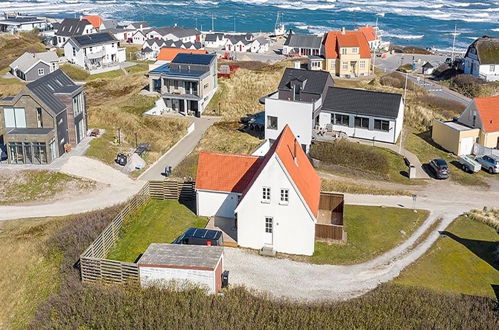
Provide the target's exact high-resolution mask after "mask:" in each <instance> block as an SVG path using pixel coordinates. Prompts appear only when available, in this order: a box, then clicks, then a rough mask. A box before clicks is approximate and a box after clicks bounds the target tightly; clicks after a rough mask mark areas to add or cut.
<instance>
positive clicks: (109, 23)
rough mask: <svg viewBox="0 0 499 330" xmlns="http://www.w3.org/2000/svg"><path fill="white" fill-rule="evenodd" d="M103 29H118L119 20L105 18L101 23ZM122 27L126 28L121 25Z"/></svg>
mask: <svg viewBox="0 0 499 330" xmlns="http://www.w3.org/2000/svg"><path fill="white" fill-rule="evenodd" d="M101 27H102V29H105V30H109V29H118V22H116V21H115V20H114V19H105V20H103V21H102V23H101ZM121 29H124V28H123V27H121Z"/></svg>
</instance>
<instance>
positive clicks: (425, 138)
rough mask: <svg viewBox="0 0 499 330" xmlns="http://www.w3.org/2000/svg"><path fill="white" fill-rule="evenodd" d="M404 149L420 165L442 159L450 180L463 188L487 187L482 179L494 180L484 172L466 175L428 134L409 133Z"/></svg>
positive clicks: (453, 156) (451, 155) (454, 158)
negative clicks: (447, 168) (416, 158)
mask: <svg viewBox="0 0 499 330" xmlns="http://www.w3.org/2000/svg"><path fill="white" fill-rule="evenodd" d="M405 148H406V149H407V150H408V151H410V152H412V153H413V154H415V155H416V156H417V157H418V158H419V160H420V161H421V163H423V164H425V163H428V162H429V161H431V160H432V159H434V158H443V159H445V160H446V161H447V163H448V164H449V169H450V173H451V174H450V180H451V181H453V182H455V183H458V184H461V185H465V186H480V187H488V184H487V182H486V181H485V180H484V179H491V178H494V176H493V175H492V174H489V173H487V172H485V171H479V172H478V173H474V174H473V173H467V172H465V171H463V170H462V169H461V168H460V167H459V166H460V165H459V163H458V159H457V157H456V156H455V155H453V154H451V153H448V152H446V151H444V150H442V149H441V148H440V147H439V146H437V145H436V144H435V143H434V142H433V141H432V140H431V133H430V132H421V133H417V132H415V131H413V132H411V133H409V134H408V135H407V137H406V139H405Z"/></svg>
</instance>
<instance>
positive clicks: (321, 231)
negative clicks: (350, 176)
mask: <svg viewBox="0 0 499 330" xmlns="http://www.w3.org/2000/svg"><path fill="white" fill-rule="evenodd" d="M344 205H345V202H344V195H343V194H335V193H329V192H321V197H320V200H319V216H318V217H317V224H316V225H315V238H316V240H318V241H321V240H323V241H341V242H346V240H347V235H346V233H345V231H344V229H343V209H344Z"/></svg>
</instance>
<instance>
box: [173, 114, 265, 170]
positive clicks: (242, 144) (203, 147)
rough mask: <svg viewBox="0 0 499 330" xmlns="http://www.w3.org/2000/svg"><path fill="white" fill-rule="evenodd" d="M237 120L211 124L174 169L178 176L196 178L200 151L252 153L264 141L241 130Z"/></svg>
mask: <svg viewBox="0 0 499 330" xmlns="http://www.w3.org/2000/svg"><path fill="white" fill-rule="evenodd" d="M240 126H241V125H239V124H238V123H236V122H219V123H216V124H214V125H213V126H211V127H210V128H209V129H208V130H207V131H206V133H205V134H204V136H203V138H202V139H201V141H200V142H199V144H198V145H197V147H196V149H194V151H193V152H191V153H190V154H189V155H188V156H187V157H186V158H185V159H184V160H183V161H182V162H181V163H180V164H179V165H178V166H177V167H176V168H175V169H174V170H173V175H174V176H176V177H181V178H183V177H186V178H196V172H197V163H198V155H199V152H200V151H211V152H223V153H235V154H250V153H252V152H253V151H254V150H255V149H256V148H257V147H258V146H259V145H260V144H261V143H262V141H261V140H260V139H258V138H256V137H254V136H252V135H249V134H247V133H244V132H241V131H239V130H238V129H239V128H240Z"/></svg>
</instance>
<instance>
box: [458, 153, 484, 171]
mask: <svg viewBox="0 0 499 330" xmlns="http://www.w3.org/2000/svg"><path fill="white" fill-rule="evenodd" d="M459 164H461V168H462V169H463V171H465V172H470V173H476V172H478V171H480V169H481V168H482V165H480V163H479V162H477V161H476V160H475V159H473V158H471V157H470V156H461V157H459Z"/></svg>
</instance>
